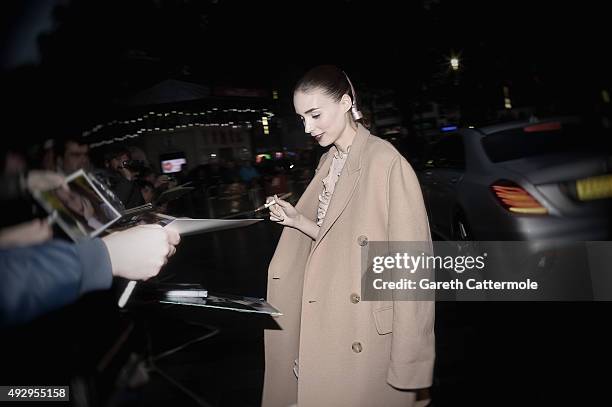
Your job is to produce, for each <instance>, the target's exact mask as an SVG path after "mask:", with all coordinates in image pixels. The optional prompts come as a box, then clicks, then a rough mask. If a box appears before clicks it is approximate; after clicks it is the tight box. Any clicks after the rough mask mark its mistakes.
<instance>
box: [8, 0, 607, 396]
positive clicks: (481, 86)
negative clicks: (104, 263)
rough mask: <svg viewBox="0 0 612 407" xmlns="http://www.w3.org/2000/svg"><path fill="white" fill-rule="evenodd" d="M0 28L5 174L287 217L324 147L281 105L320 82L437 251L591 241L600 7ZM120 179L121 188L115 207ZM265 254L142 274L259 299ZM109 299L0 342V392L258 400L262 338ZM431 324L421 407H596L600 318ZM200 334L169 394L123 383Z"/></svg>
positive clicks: (525, 4)
mask: <svg viewBox="0 0 612 407" xmlns="http://www.w3.org/2000/svg"><path fill="white" fill-rule="evenodd" d="M2 8H3V12H2V17H1V18H2V20H3V23H2V43H1V54H0V55H1V71H2V74H1V81H2V96H3V98H4V100H5V102H4V103H3V106H4V107H3V108H2V110H3V117H4V122H3V126H2V133H3V135H2V138H1V139H2V141H0V143H2V150H1V151H2V158H1V161H0V163H1V164H2V170H3V174H5V175H6V174H17V173H20V172H23V171H26V170H28V169H46V170H51V171H57V172H60V173H64V174H66V175H68V174H70V173H72V172H74V171H76V170H78V169H81V168H82V169H86V170H89V171H92V172H93V173H94V174H97V175H99V176H100V178H101V179H103V180H105V181H107V183H108V184H109V185H110V186H111V187H114V188H117V190H115V193H116V195H117V196H118V197H119V198H120V200H121V201H122V202H123V205H124V206H125V208H126V209H129V208H133V207H136V206H139V205H142V204H145V203H154V204H155V205H156V208H157V210H158V211H160V212H163V213H167V214H169V215H173V216H188V217H194V218H244V217H253V216H255V215H254V214H253V213H252V212H251V211H252V209H254V208H255V207H257V206H259V205H261V204H263V203H264V202H265V197H266V196H269V195H273V194H281V193H285V192H292V193H293V195H292V198H291V199H292V200H293V201H295V200H297V199H298V198H299V196H300V194H301V192H302V191H303V190H304V188H305V187H306V186H307V185H308V183H309V181H310V179H311V177H312V175H313V173H314V168H315V167H316V163H317V162H318V158H319V157H320V155H321V154H322V153H323V151H322V149H320V148H319V147H318V146H316V145H314V144H313V143H312V140H311V137H308V136H307V135H306V134H304V131H303V127H302V124H301V122H300V121H299V120H298V118H297V116H296V114H295V112H294V111H293V104H292V87H293V85H294V83H295V82H296V81H297V80H298V79H299V78H300V76H301V75H302V74H303V73H304V72H305V71H306V70H308V69H309V68H311V67H313V66H316V65H319V64H335V65H338V66H339V67H341V68H342V69H344V70H345V71H346V72H347V74H348V75H349V76H350V78H351V80H352V82H353V83H354V85H355V88H356V89H357V95H358V99H359V102H360V109H361V110H362V111H363V112H364V114H365V116H366V118H367V119H368V121H369V122H370V124H371V126H370V127H371V132H372V133H373V134H375V135H377V136H379V137H382V138H384V139H386V140H388V141H389V142H391V143H392V144H394V145H395V146H396V148H397V149H398V150H399V151H400V152H401V153H402V154H403V155H404V156H405V157H406V158H407V159H408V160H409V161H410V162H411V164H412V165H413V168H414V169H415V171H416V172H417V175H418V177H419V181H420V182H421V187H422V190H423V194H424V198H425V201H426V206H427V210H428V214H429V217H430V226H431V228H432V231H433V232H434V234H435V237H436V239H448V240H468V241H469V240H542V239H555V238H563V239H571V240H610V234H611V232H612V221H611V216H612V215H611V214H612V210H611V209H612V207H611V200H612V149H611V140H612V107H611V106H612V105H611V104H610V93H611V92H612V81H611V79H612V74H611V72H612V62H611V61H612V58H610V55H609V54H610V51H611V49H612V48H611V47H610V44H609V38H610V34H609V31H610V25H609V22H608V19H609V18H608V14H607V13H606V12H605V11H604V9H605V6H604V5H603V4H602V3H601V2H595V1H586V2H579V3H578V2H568V3H562V2H553V1H533V0H531V1H525V0H515V1H511V2H510V1H497V2H491V1H472V0H467V1H462V2H458V1H450V0H415V1H410V2H384V1H376V2H373V1H352V0H328V1H309V2H298V1H296V2H252V1H235V0H198V1H196V0H134V1H117V0H107V1H84V0H72V1H70V0H32V1H16V0H10V1H5V2H3V4H2ZM125 181H129V184H130V185H131V189H130V190H129V192H126V190H125V189H123V188H120V187H118V185H123V184H125ZM181 185H183V186H185V187H187V188H188V189H186V190H183V191H181V193H177V195H176V196H175V197H174V199H171V200H168V199H166V198H167V196H168V195H166V198H164V199H162V198H161V197H162V196H163V194H164V192H165V191H168V190H171V189H173V188H176V187H178V186H181ZM5 210H6V212H5V214H4V215H3V216H2V225H3V226H7V225H12V224H15V223H17V222H18V221H20V220H24V219H27V218H28V216H30V217H31V216H32V213H31V212H32V211H31V210H30V208H29V207H27V208H23V207H22V208H6V209H5ZM260 216H261V215H260ZM279 235H280V229H279V228H278V227H277V226H276V225H271V224H270V223H269V222H266V221H264V222H261V223H259V224H257V225H255V226H253V227H249V228H245V229H240V230H233V231H224V232H219V233H213V234H206V235H199V236H194V237H188V238H185V239H184V241H183V243H182V245H181V246H180V248H179V252H178V253H177V255H176V256H175V257H174V258H173V259H172V261H171V262H170V263H169V264H168V266H167V267H166V270H165V271H164V272H163V273H162V274H161V275H160V277H161V279H162V280H163V281H169V282H172V281H174V282H199V283H202V284H203V285H205V286H206V287H207V288H209V289H211V290H213V291H215V290H216V291H221V292H226V293H233V294H240V295H250V296H261V297H265V286H266V283H265V282H266V271H267V264H268V262H269V260H270V258H271V256H272V254H273V251H274V248H275V246H276V242H277V241H278V237H279ZM115 295H116V293H115V292H110V293H96V294H91V295H88V296H86V297H85V298H83V299H82V300H81V301H79V302H78V303H77V304H74V305H73V306H69V307H66V308H64V309H62V310H60V311H58V312H55V313H53V314H51V315H48V316H45V317H43V318H42V319H39V320H37V321H34V322H33V323H31V324H28V325H27V326H21V327H18V328H15V329H13V330H11V331H10V332H7V333H6V334H5V335H4V334H3V337H2V341H3V342H4V343H3V345H2V353H3V356H4V357H6V360H7V363H6V365H5V366H4V367H3V368H2V376H1V378H2V381H1V383H0V384H26V383H28V384H52V383H56V384H62V385H65V384H67V383H70V384H71V386H72V389H74V390H73V394H74V398H73V401H72V403H73V404H75V405H84V406H86V405H95V406H97V405H105V406H106V405H109V406H111V405H113V406H114V405H121V406H124V405H126V406H127V405H167V404H169V403H180V404H184V405H198V403H199V405H206V403H208V405H219V406H256V405H258V404H259V398H260V397H261V384H262V378H263V376H262V375H263V355H262V351H263V348H262V335H263V334H262V329H263V328H262V327H263V326H264V325H265V324H266V321H265V320H264V319H263V318H252V319H251V318H242V316H236V315H230V313H228V312H225V313H223V312H215V311H207V312H201V310H198V311H197V312H195V311H194V310H182V309H181V310H177V309H174V308H171V309H167V308H164V309H154V310H152V311H151V310H138V309H135V310H129V309H128V310H127V311H121V312H119V311H118V310H117V309H116V308H115V306H114V301H115ZM128 308H129V307H128ZM438 308H439V309H438V321H437V325H438V326H437V332H438V365H437V367H436V382H435V385H434V388H433V390H432V391H433V404H432V405H435V406H454V405H458V404H464V403H470V404H473V405H480V404H482V405H491V404H495V405H553V404H554V405H559V404H563V403H564V402H568V403H569V402H570V401H571V402H574V404H576V403H578V405H581V404H586V403H587V400H591V401H592V400H598V397H599V394H600V393H599V391H600V390H602V389H603V388H601V387H598V381H599V380H601V379H602V377H601V376H599V375H598V374H596V373H595V372H596V367H597V365H601V367H604V368H605V367H607V366H609V365H608V362H609V361H610V360H609V359H610V353H609V350H608V349H607V348H608V346H607V343H608V341H609V339H611V338H610V336H609V335H610V334H609V333H605V329H604V328H605V323H604V322H603V321H605V320H606V317H607V315H608V311H610V308H609V306H608V304H607V303H588V302H582V303H555V304H544V303H520V304H519V303H516V304H509V303H506V304H505V303H496V304H484V303H480V304H479V303H462V304H458V303H457V304H450V303H439V304H438ZM208 325H214V326H215V327H217V328H219V329H220V333H218V334H217V335H215V336H214V337H212V338H210V339H207V340H205V341H202V342H198V343H195V344H193V345H191V346H189V347H187V348H185V349H183V350H181V352H178V353H176V354H173V355H172V356H171V357H170V356H169V357H167V358H164V363H165V364H166V368H168V369H170V371H171V373H172V376H173V377H178V378H179V379H180V380H179V379H176V380H177V381H180V382H181V383H183V384H184V385H185V386H186V388H189V389H191V390H190V391H188V392H186V391H185V389H181V386H183V385H179V386H176V383H174V384H173V383H172V380H174V379H172V380H168V379H167V378H165V377H164V375H163V374H155V369H153V368H152V365H150V364H149V365H146V366H145V365H139V364H138V361H139V360H142V358H143V357H144V356H143V355H149V356H150V355H151V353H152V352H153V350H152V349H154V350H155V351H159V352H161V351H163V350H164V349H168V348H172V347H173V346H176V345H177V344H179V343H184V342H185V341H189V339H190V338H194V337H199V336H201V335H202V334H205V333H207V332H210V330H209V328H207V326H208ZM151 343H152V344H153V345H151ZM153 353H155V352H153ZM160 364H161V362H160ZM157 373H159V372H157ZM189 392H192V394H188V393H189ZM193 393H195V395H196V396H197V397H195V399H198V398H200V400H199V401H197V400H195V399H194V394H193ZM203 400H206V403H205V402H204V401H203ZM203 403H204V404H203Z"/></svg>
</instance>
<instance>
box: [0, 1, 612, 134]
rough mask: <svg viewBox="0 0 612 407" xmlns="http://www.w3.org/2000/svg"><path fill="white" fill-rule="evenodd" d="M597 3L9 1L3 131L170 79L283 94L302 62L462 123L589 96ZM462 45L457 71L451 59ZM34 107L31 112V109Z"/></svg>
mask: <svg viewBox="0 0 612 407" xmlns="http://www.w3.org/2000/svg"><path fill="white" fill-rule="evenodd" d="M601 4H602V3H598V2H581V3H563V2H553V1H523V0H518V1H512V2H510V1H503V2H491V1H463V2H455V1H444V0H440V1H436V0H429V1H427V0H422V1H410V2H367V1H365V2H360V1H349V0H345V1H320V2H319V1H310V2H240V1H231V0H229V1H228V0H219V1H178V0H173V1H163V0H158V1H152V0H138V1H129V2H125V1H113V0H111V1H43V0H39V1H30V2H22V1H10V2H5V3H4V4H3V8H4V12H3V20H4V23H3V25H2V27H3V31H4V32H3V34H4V35H3V40H4V41H3V47H2V68H3V75H2V77H3V85H2V88H3V95H4V98H5V106H7V109H8V110H5V114H6V117H10V118H11V120H10V121H9V123H10V125H11V128H12V131H13V132H18V133H19V134H20V135H22V136H24V137H28V138H37V137H38V138H41V137H42V138H45V137H48V136H49V134H48V133H49V132H55V131H57V132H64V131H72V132H78V131H82V130H83V129H84V128H87V127H88V126H89V127H91V126H92V125H93V124H95V123H98V122H100V121H102V120H105V119H106V118H107V117H113V114H114V112H115V110H114V109H115V108H116V107H117V105H116V103H115V102H116V101H117V100H120V99H121V98H123V97H127V96H129V95H131V94H134V93H136V92H138V91H139V90H142V89H145V88H147V87H149V86H152V85H154V84H155V83H158V82H160V81H162V80H165V79H168V78H173V79H180V80H185V81H189V82H194V83H199V84H203V85H206V86H211V87H215V86H236V87H243V88H249V87H251V88H264V89H268V90H271V89H275V90H278V91H279V95H280V102H281V104H282V105H283V106H287V105H288V106H289V108H291V99H290V94H291V87H292V84H293V83H294V82H295V80H296V79H297V78H298V77H299V76H300V75H301V74H302V73H303V72H304V71H305V70H306V69H308V68H309V67H312V66H314V65H317V64H321V63H332V64H337V65H339V66H341V67H342V68H343V69H345V70H346V71H347V72H348V73H349V74H350V75H351V76H352V77H353V81H354V82H355V83H356V84H357V85H358V87H359V88H360V89H362V88H368V89H371V88H374V89H375V88H377V87H384V88H392V89H393V90H394V91H395V92H396V93H397V95H398V96H397V99H398V100H397V103H398V106H399V107H400V109H401V110H402V113H403V114H405V115H408V114H410V113H411V109H412V108H413V107H414V106H415V104H418V103H419V101H423V100H425V99H426V100H436V101H442V102H444V101H446V102H453V103H456V104H458V105H459V106H460V107H461V111H462V113H463V116H462V117H463V118H464V119H465V120H470V119H473V120H480V119H484V118H485V116H486V113H487V112H489V111H492V110H496V109H501V108H503V95H502V86H505V85H507V86H509V87H510V91H511V94H512V98H513V104H514V105H515V106H516V107H521V106H528V105H533V106H538V107H541V108H545V109H550V108H551V107H554V108H555V109H564V110H566V111H572V110H573V111H576V110H580V109H585V108H586V109H588V108H591V107H593V106H596V105H597V104H598V103H599V101H600V99H601V91H602V90H603V89H606V88H609V87H610V78H609V72H610V62H609V60H610V58H609V56H608V55H607V53H608V52H609V44H608V43H607V36H606V32H607V28H606V17H605V16H606V13H605V12H604V11H603V6H602V5H601ZM451 55H459V56H460V58H461V64H462V66H461V71H460V72H459V73H457V74H456V73H451V72H450V70H449V66H448V58H449V57H450V56H451ZM33 118H36V119H35V120H33Z"/></svg>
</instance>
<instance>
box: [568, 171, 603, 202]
mask: <svg viewBox="0 0 612 407" xmlns="http://www.w3.org/2000/svg"><path fill="white" fill-rule="evenodd" d="M576 192H577V193H578V199H580V200H581V201H592V200H594V199H604V198H612V174H608V175H600V176H597V177H590V178H585V179H580V180H578V181H576Z"/></svg>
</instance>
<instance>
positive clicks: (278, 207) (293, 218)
mask: <svg viewBox="0 0 612 407" xmlns="http://www.w3.org/2000/svg"><path fill="white" fill-rule="evenodd" d="M272 201H274V202H276V203H275V204H273V205H270V207H269V208H268V209H269V210H270V220H271V221H272V222H276V223H280V224H281V225H283V226H289V227H292V228H298V224H299V222H300V219H301V217H302V214H301V213H300V212H299V211H298V210H297V209H295V208H294V207H293V205H291V204H290V203H289V202H287V201H283V200H282V199H280V198H279V197H278V196H277V195H274V197H271V196H269V197H268V198H267V199H266V203H270V202H272ZM298 229H299V228H298Z"/></svg>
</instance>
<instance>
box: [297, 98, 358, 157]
mask: <svg viewBox="0 0 612 407" xmlns="http://www.w3.org/2000/svg"><path fill="white" fill-rule="evenodd" d="M293 106H294V107H295V112H296V113H297V115H298V116H299V117H300V118H301V119H302V122H303V123H304V131H305V132H306V133H309V134H310V136H311V137H313V138H314V139H315V140H316V141H317V143H319V145H320V146H321V147H327V146H329V145H331V144H333V143H334V142H336V140H338V138H339V137H340V136H341V135H342V132H343V131H344V129H345V128H346V126H347V125H348V120H349V119H348V116H347V112H348V111H349V109H350V107H351V99H350V97H349V96H348V95H344V96H343V97H342V99H340V101H335V100H334V99H333V98H331V97H330V96H329V95H327V94H326V93H325V92H324V90H323V89H321V88H314V89H311V90H308V91H307V92H304V91H300V90H298V91H296V92H295V93H294V94H293Z"/></svg>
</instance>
